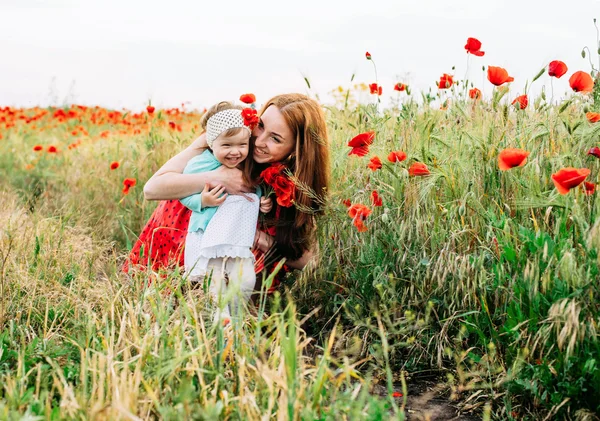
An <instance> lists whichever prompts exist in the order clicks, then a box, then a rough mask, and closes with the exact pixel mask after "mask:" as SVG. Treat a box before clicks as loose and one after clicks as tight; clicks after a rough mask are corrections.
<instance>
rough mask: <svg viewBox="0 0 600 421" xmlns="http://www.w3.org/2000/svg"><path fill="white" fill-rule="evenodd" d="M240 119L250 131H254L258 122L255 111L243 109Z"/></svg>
mask: <svg viewBox="0 0 600 421" xmlns="http://www.w3.org/2000/svg"><path fill="white" fill-rule="evenodd" d="M242 118H243V119H244V124H245V125H246V126H248V127H249V128H250V130H254V128H255V127H256V126H257V125H258V123H259V121H260V119H259V118H258V114H257V112H256V110H253V109H252V108H244V109H243V110H242Z"/></svg>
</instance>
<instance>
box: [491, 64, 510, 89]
mask: <svg viewBox="0 0 600 421" xmlns="http://www.w3.org/2000/svg"><path fill="white" fill-rule="evenodd" d="M487 78H488V80H489V81H490V82H492V84H494V85H496V86H500V85H502V84H504V83H506V82H513V81H514V80H515V78H514V77H512V76H509V75H508V72H507V71H506V69H504V68H502V67H496V66H488V71H487Z"/></svg>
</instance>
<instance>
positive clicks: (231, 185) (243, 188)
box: [210, 158, 252, 194]
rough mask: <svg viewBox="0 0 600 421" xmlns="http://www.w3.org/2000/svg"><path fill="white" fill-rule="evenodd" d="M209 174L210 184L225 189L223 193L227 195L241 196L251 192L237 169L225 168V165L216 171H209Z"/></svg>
mask: <svg viewBox="0 0 600 421" xmlns="http://www.w3.org/2000/svg"><path fill="white" fill-rule="evenodd" d="M249 159H252V158H249ZM210 174H211V179H210V184H211V185H217V184H219V185H221V186H223V187H225V191H227V193H229V194H242V193H249V192H251V191H252V190H251V189H250V187H249V186H248V185H247V184H246V182H245V181H244V177H243V175H242V171H241V170H238V169H237V168H227V167H226V166H225V165H221V166H220V167H219V168H217V169H216V170H213V171H211V172H210Z"/></svg>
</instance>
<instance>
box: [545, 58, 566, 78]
mask: <svg viewBox="0 0 600 421" xmlns="http://www.w3.org/2000/svg"><path fill="white" fill-rule="evenodd" d="M567 70H568V69H567V65H566V64H565V63H563V62H562V61H560V60H554V61H551V62H550V64H549V65H548V74H549V75H550V76H554V77H555V78H557V79H560V78H561V77H562V76H563V75H564V74H565V73H567Z"/></svg>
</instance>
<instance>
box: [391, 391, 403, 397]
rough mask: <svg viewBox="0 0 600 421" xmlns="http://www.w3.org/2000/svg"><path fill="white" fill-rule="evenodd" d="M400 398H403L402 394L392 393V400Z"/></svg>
mask: <svg viewBox="0 0 600 421" xmlns="http://www.w3.org/2000/svg"><path fill="white" fill-rule="evenodd" d="M402 396H404V395H403V394H402V392H394V393H392V397H393V398H401V397H402Z"/></svg>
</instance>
